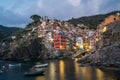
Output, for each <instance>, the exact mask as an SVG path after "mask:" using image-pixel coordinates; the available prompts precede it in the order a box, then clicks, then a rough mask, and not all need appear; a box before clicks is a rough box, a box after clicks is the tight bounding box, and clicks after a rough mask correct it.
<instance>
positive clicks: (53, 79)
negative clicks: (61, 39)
mask: <svg viewBox="0 0 120 80" xmlns="http://www.w3.org/2000/svg"><path fill="white" fill-rule="evenodd" d="M47 62H48V63H49V65H48V67H47V69H46V72H45V75H43V76H34V77H25V76H24V72H25V71H28V70H29V68H30V67H32V66H33V65H34V64H36V63H39V62H35V61H33V62H10V61H0V68H2V65H5V64H15V63H22V66H21V67H11V68H8V69H9V71H8V72H5V73H2V74H0V80H120V74H119V71H118V72H117V71H111V70H101V69H99V68H95V67H90V66H88V67H80V65H79V64H78V63H77V62H75V61H73V60H70V59H65V60H52V61H47Z"/></svg>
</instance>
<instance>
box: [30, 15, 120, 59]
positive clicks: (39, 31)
mask: <svg viewBox="0 0 120 80" xmlns="http://www.w3.org/2000/svg"><path fill="white" fill-rule="evenodd" d="M118 20H120V13H116V14H115V15H110V16H108V17H107V18H105V20H104V21H103V22H102V23H101V24H99V25H98V26H97V29H96V30H94V29H89V26H86V25H84V24H82V23H81V24H78V25H76V26H75V25H73V24H70V23H68V22H62V21H60V20H55V19H51V20H48V19H47V17H46V18H44V19H42V21H41V24H39V25H38V27H32V33H34V36H35V37H37V38H42V39H43V41H42V42H43V44H44V45H45V47H46V48H47V49H48V52H47V53H48V56H49V57H51V58H55V57H56V56H58V55H60V54H59V52H60V51H64V52H65V54H63V55H67V56H68V55H69V54H70V53H71V54H72V57H73V58H75V57H81V55H85V54H86V53H88V54H89V53H92V52H94V51H95V50H96V49H97V46H96V44H97V43H98V42H99V41H100V40H101V39H102V35H101V34H103V33H104V32H106V31H107V29H108V28H109V27H108V25H109V24H111V23H113V22H115V21H118ZM28 29H29V28H28ZM30 29H31V28H30ZM28 35H29V36H30V35H31V33H28ZM68 53H69V54H68Z"/></svg>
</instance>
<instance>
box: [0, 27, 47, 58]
mask: <svg viewBox="0 0 120 80" xmlns="http://www.w3.org/2000/svg"><path fill="white" fill-rule="evenodd" d="M36 33H37V32H36V31H32V28H31V29H25V30H24V31H22V32H20V34H21V35H16V38H15V39H12V40H11V41H7V40H6V41H4V42H2V43H0V59H4V60H31V59H38V58H39V59H41V58H42V56H43V55H44V53H43V52H45V51H43V50H46V49H45V47H44V45H43V44H42V38H37V37H36Z"/></svg>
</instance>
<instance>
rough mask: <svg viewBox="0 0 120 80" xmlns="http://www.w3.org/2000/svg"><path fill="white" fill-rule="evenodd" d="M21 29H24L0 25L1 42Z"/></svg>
mask: <svg viewBox="0 0 120 80" xmlns="http://www.w3.org/2000/svg"><path fill="white" fill-rule="evenodd" d="M20 29H22V28H17V27H6V26H2V25H0V41H2V40H3V39H4V38H7V37H8V36H11V35H14V34H15V33H16V32H17V31H19V30H20Z"/></svg>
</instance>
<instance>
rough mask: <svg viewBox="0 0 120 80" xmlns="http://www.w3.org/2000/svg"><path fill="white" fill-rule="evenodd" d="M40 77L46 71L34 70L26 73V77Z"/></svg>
mask: <svg viewBox="0 0 120 80" xmlns="http://www.w3.org/2000/svg"><path fill="white" fill-rule="evenodd" d="M38 75H44V71H43V70H42V71H36V70H32V71H28V72H25V73H24V76H38Z"/></svg>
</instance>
